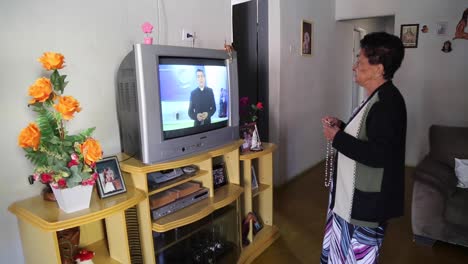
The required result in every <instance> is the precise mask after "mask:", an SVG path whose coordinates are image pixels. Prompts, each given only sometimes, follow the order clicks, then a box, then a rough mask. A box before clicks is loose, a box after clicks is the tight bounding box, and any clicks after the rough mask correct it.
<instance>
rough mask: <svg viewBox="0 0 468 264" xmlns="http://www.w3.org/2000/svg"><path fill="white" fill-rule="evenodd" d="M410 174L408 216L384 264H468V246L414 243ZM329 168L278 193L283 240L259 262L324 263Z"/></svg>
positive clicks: (389, 236)
mask: <svg viewBox="0 0 468 264" xmlns="http://www.w3.org/2000/svg"><path fill="white" fill-rule="evenodd" d="M412 171H413V170H412V169H411V168H408V169H407V170H406V175H407V176H406V178H407V184H406V201H407V202H406V213H405V216H404V217H401V218H399V219H394V220H392V221H391V222H390V224H389V226H388V229H387V233H386V237H385V241H384V245H383V249H382V255H381V257H380V261H379V264H393V263H398V264H400V263H401V264H406V263H423V264H433V263H438V264H462V263H463V264H467V263H468V248H465V247H461V246H456V245H452V244H448V243H442V242H437V243H436V244H435V245H434V246H433V247H427V246H420V245H417V244H415V243H414V242H413V241H412V232H411V191H412V182H411V176H410V175H411V173H412ZM323 181H324V168H323V164H321V165H318V166H316V167H314V168H312V169H311V170H309V171H308V172H306V173H304V174H303V175H300V176H299V177H297V178H296V179H294V180H293V181H292V182H290V183H288V184H287V185H285V186H282V187H280V188H278V189H276V190H275V193H274V196H275V201H274V202H275V204H274V207H275V216H274V217H275V218H274V223H275V225H277V226H278V227H279V229H280V234H281V236H280V238H279V239H278V240H277V241H276V242H275V243H274V244H273V245H272V246H271V247H270V248H268V249H267V250H266V251H265V252H264V253H263V254H262V255H260V256H259V257H258V258H257V259H256V260H255V261H254V264H272V263H287V264H295V263H319V262H320V261H319V258H320V252H321V249H322V239H323V228H324V222H325V213H326V207H327V202H328V190H327V189H325V187H324V186H323Z"/></svg>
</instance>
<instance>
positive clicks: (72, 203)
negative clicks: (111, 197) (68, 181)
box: [52, 185, 93, 213]
mask: <svg viewBox="0 0 468 264" xmlns="http://www.w3.org/2000/svg"><path fill="white" fill-rule="evenodd" d="M52 191H53V192H54V195H55V199H57V203H58V205H59V207H60V209H62V210H63V211H64V212H65V213H73V212H76V211H79V210H83V209H86V208H89V203H90V202H91V194H92V192H93V185H86V186H83V185H78V186H76V187H73V188H65V189H55V188H53V187H52Z"/></svg>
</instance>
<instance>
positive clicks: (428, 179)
mask: <svg viewBox="0 0 468 264" xmlns="http://www.w3.org/2000/svg"><path fill="white" fill-rule="evenodd" d="M413 178H414V180H415V181H420V182H422V183H425V184H427V185H429V186H432V187H434V188H436V189H437V190H439V191H440V192H441V193H442V194H444V195H448V194H451V193H453V192H454V191H455V189H456V185H457V182H458V180H457V177H456V176H455V171H454V169H452V168H451V167H449V166H447V165H446V164H444V163H441V162H439V161H436V160H434V159H433V158H432V157H430V156H426V157H425V158H424V159H423V160H422V161H421V162H420V163H419V164H418V166H417V167H416V169H415V171H414V174H413Z"/></svg>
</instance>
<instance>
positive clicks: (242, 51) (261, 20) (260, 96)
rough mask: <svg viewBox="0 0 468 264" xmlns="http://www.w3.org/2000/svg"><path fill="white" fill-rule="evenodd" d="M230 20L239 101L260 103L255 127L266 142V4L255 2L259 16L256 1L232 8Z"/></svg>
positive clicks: (264, 0)
mask: <svg viewBox="0 0 468 264" xmlns="http://www.w3.org/2000/svg"><path fill="white" fill-rule="evenodd" d="M257 14H258V16H257ZM232 20H233V21H232V25H233V41H234V43H233V45H234V48H235V49H236V51H237V63H238V75H239V98H242V97H245V96H247V97H249V100H250V102H251V103H256V102H259V101H260V102H262V103H263V105H264V110H263V111H262V112H261V113H260V114H259V120H258V121H257V124H258V129H259V133H260V139H261V140H262V141H268V0H258V12H257V0H253V1H248V2H244V3H241V4H237V5H234V6H233V10H232Z"/></svg>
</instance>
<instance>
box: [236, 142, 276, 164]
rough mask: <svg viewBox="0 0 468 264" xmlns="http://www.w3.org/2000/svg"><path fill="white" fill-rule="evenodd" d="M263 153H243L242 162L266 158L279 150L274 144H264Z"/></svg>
mask: <svg viewBox="0 0 468 264" xmlns="http://www.w3.org/2000/svg"><path fill="white" fill-rule="evenodd" d="M262 147H263V150H262V151H249V152H245V153H242V154H241V155H240V157H239V159H240V160H252V159H256V158H259V157H261V156H264V155H266V154H268V153H272V152H273V151H275V149H276V148H277V147H276V145H275V144H273V143H262Z"/></svg>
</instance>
